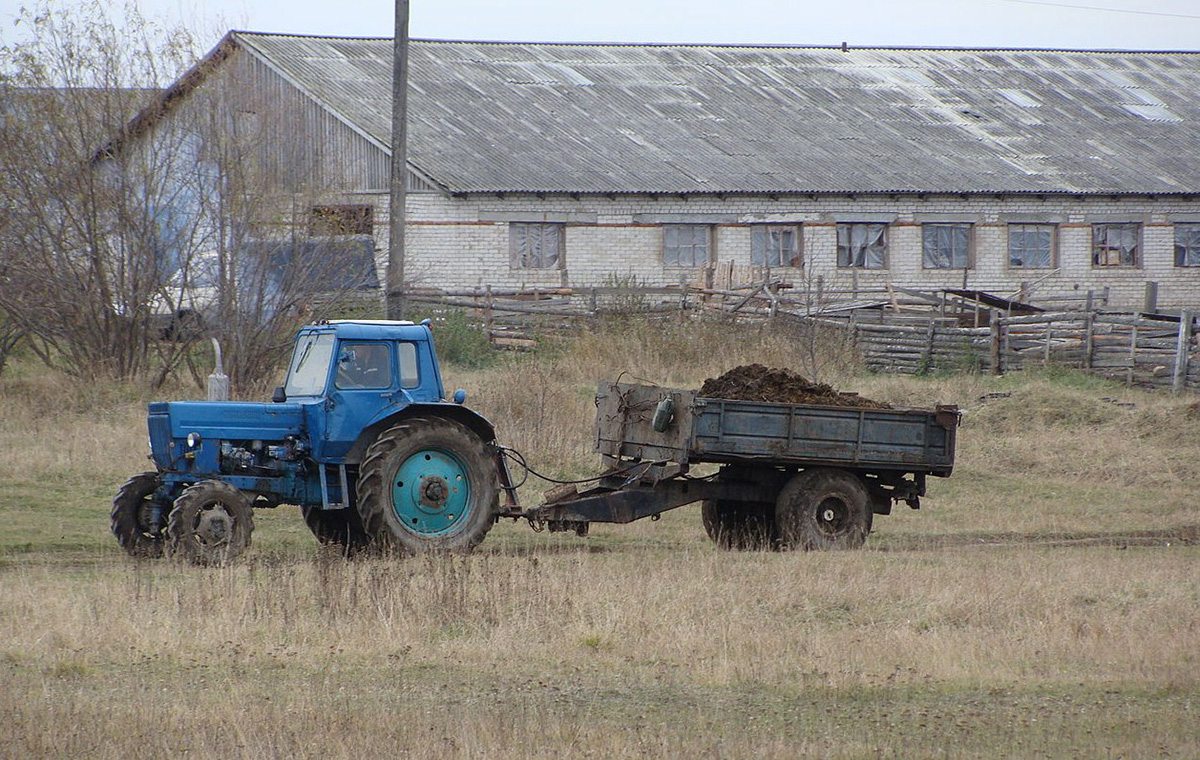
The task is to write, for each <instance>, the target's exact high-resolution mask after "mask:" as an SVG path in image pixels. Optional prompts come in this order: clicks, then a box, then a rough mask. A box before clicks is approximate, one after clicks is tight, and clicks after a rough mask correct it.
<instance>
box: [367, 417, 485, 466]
mask: <svg viewBox="0 0 1200 760" xmlns="http://www.w3.org/2000/svg"><path fill="white" fill-rule="evenodd" d="M412 417H441V418H442V419H447V420H453V421H454V422H457V423H459V424H460V425H463V426H464V427H466V428H467V429H468V430H471V431H472V432H473V433H475V434H476V435H477V436H479V439H480V440H481V441H483V442H484V443H491V442H492V441H494V440H496V428H495V426H494V425H492V423H491V422H488V420H487V418H486V417H484V416H483V415H482V414H479V413H478V412H475V411H472V410H471V409H468V408H466V407H465V406H461V405H459V404H447V403H436V404H421V403H416V404H409V405H408V406H406V407H404V408H403V409H401V410H400V411H398V412H393V413H391V414H388V415H386V416H384V417H381V418H380V419H378V420H374V421H373V422H371V423H370V424H369V425H367V426H366V427H365V428H363V430H362V432H361V433H359V435H358V439H357V440H356V441H355V442H354V445H353V446H351V447H350V451H348V452H346V459H345V463H346V464H360V463H361V462H362V458H363V456H365V455H366V452H367V447H369V446H370V445H371V443H372V442H374V440H375V439H376V438H377V437H379V434H380V433H381V432H383V431H384V430H386V429H388V428H390V427H391V426H392V425H395V424H396V423H397V422H399V421H401V420H405V419H409V418H412Z"/></svg>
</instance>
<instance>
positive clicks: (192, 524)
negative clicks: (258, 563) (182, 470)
mask: <svg viewBox="0 0 1200 760" xmlns="http://www.w3.org/2000/svg"><path fill="white" fill-rule="evenodd" d="M253 531H254V509H253V507H251V505H250V499H248V498H247V497H246V495H245V494H244V493H242V492H241V491H239V490H238V489H237V488H234V487H233V486H231V485H229V484H228V483H222V482H221V481H219V480H202V481H200V482H199V483H196V484H195V485H192V486H188V487H187V488H185V489H184V491H183V493H181V494H180V495H179V498H178V499H176V500H175V508H174V509H172V510H171V518H170V520H168V521H167V543H168V546H167V548H168V552H169V553H170V555H171V556H172V557H178V558H180V559H184V560H186V561H188V562H190V563H191V564H193V565H221V564H225V563H227V562H231V561H233V560H235V559H237V558H238V557H240V556H241V555H242V553H243V552H245V551H246V548H247V547H248V546H250V534H251V533H252V532H253Z"/></svg>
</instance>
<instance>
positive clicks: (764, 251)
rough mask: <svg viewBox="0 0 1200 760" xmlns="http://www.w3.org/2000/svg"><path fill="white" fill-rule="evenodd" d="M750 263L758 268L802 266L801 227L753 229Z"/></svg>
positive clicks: (751, 229) (772, 225) (769, 225)
mask: <svg viewBox="0 0 1200 760" xmlns="http://www.w3.org/2000/svg"><path fill="white" fill-rule="evenodd" d="M750 263H751V264H752V265H754V266H756V267H798V266H800V227H799V226H797V225H794V224H756V225H754V226H753V227H751V228H750Z"/></svg>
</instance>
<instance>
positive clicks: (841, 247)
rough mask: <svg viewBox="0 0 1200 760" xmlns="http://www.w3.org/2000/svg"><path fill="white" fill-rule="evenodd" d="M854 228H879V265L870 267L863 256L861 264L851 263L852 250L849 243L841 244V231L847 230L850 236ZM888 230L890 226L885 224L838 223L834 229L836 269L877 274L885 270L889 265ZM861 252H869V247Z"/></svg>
mask: <svg viewBox="0 0 1200 760" xmlns="http://www.w3.org/2000/svg"><path fill="white" fill-rule="evenodd" d="M856 227H862V228H867V229H868V230H869V229H870V228H871V227H879V228H880V230H881V231H882V233H883V234H882V236H881V244H880V248H881V251H880V254H879V265H878V266H870V264H869V261H868V259H867V257H865V256H864V258H863V263H861V264H855V263H854V261H853V258H852V250H851V249H850V245H849V243H846V244H843V243H842V230H843V229H844V230H847V233H848V234H850V233H852V232H853V229H854V228H856ZM890 229H891V225H890V224H888V223H886V222H838V223H837V225H836V226H835V228H834V235H835V240H836V249H837V250H836V254H837V267H838V269H859V270H862V271H866V272H879V271H885V270H887V269H888V266H889V263H890V262H889V258H890V252H889V250H888V242H889V241H888V238H889V237H890V235H889V230H890ZM863 250H864V251H869V250H870V245H868V246H867V247H866V248H864V249H863ZM843 251H845V254H844V255H843Z"/></svg>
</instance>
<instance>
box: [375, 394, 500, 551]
mask: <svg viewBox="0 0 1200 760" xmlns="http://www.w3.org/2000/svg"><path fill="white" fill-rule="evenodd" d="M498 484H499V472H498V470H497V468H496V461H495V459H494V458H493V457H492V456H491V455H490V453H489V452H488V449H487V446H486V445H485V444H484V442H483V441H482V440H480V438H479V436H477V435H476V434H475V433H473V432H472V431H470V430H469V429H467V428H466V427H464V426H463V425H460V424H459V423H457V422H454V421H453V420H448V419H443V418H439V417H414V418H413V419H409V420H404V421H402V422H398V423H396V424H395V425H393V426H392V427H390V428H388V429H387V430H385V431H383V432H382V433H380V435H379V437H378V438H376V439H375V442H374V443H372V444H371V445H370V447H369V448H368V449H367V453H366V456H365V458H364V459H363V463H362V466H361V467H360V468H359V475H358V510H359V514H360V515H361V516H362V524H363V528H365V529H366V532H367V535H368V536H370V537H371V540H372V541H375V542H378V543H379V544H380V546H382V547H386V548H390V549H393V550H398V551H400V552H404V553H416V552H424V551H461V552H466V551H470V550H471V549H473V548H474V547H475V546H476V545H477V544H478V543H479V542H480V541H482V540H483V538H484V536H486V535H487V532H488V531H489V530H491V527H492V524H493V523H495V521H496V513H497V511H498V510H499V490H498Z"/></svg>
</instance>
